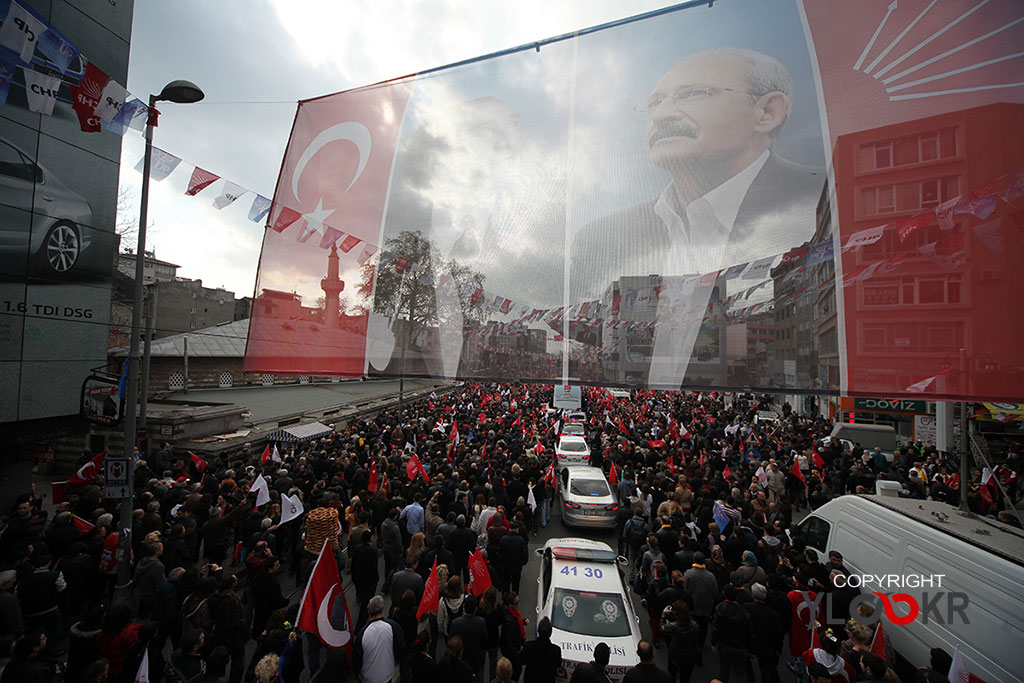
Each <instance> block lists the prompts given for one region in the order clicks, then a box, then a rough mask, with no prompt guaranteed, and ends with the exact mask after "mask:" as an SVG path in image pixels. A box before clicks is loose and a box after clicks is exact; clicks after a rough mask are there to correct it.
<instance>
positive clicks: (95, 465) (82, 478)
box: [68, 451, 107, 486]
mask: <svg viewBox="0 0 1024 683" xmlns="http://www.w3.org/2000/svg"><path fill="white" fill-rule="evenodd" d="M106 457H107V452H106V451H103V452H102V453H100V454H99V455H97V456H94V457H93V458H92V459H91V460H89V462H87V463H85V464H84V465H82V466H81V467H79V468H78V471H77V472H75V473H74V474H72V475H71V476H70V477H68V483H69V484H71V485H72V486H82V485H84V484H88V483H89V482H91V481H92V480H93V479H95V478H96V475H97V474H99V473H100V465H102V464H103V459H104V458H106Z"/></svg>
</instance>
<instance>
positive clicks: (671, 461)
mask: <svg viewBox="0 0 1024 683" xmlns="http://www.w3.org/2000/svg"><path fill="white" fill-rule="evenodd" d="M665 467H667V468H668V471H669V472H671V473H672V474H673V475H675V473H676V454H675V453H673V454H672V455H670V456H668V460H666V461H665Z"/></svg>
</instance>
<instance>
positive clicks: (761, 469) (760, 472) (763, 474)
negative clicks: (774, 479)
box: [754, 465, 768, 486]
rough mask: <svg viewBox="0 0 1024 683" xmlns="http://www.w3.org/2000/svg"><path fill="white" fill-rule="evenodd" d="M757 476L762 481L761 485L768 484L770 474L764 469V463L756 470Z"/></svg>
mask: <svg viewBox="0 0 1024 683" xmlns="http://www.w3.org/2000/svg"><path fill="white" fill-rule="evenodd" d="M754 474H755V475H756V476H757V480H758V481H759V482H761V486H767V485H768V474H767V473H766V472H765V471H764V465H762V466H761V467H758V468H757V472H754Z"/></svg>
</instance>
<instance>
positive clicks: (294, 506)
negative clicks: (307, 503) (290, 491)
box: [279, 493, 305, 524]
mask: <svg viewBox="0 0 1024 683" xmlns="http://www.w3.org/2000/svg"><path fill="white" fill-rule="evenodd" d="M303 512H305V508H303V507H302V501H301V500H300V499H299V494H298V493H296V494H295V495H294V496H289V495H286V494H283V493H282V494H281V521H280V522H279V524H287V523H288V522H290V521H292V520H293V519H295V518H296V517H299V516H301V515H302V513H303Z"/></svg>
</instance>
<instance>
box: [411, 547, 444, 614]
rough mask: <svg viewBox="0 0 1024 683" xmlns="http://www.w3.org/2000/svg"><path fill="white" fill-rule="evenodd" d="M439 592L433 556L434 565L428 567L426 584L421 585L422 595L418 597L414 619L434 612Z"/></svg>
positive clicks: (435, 560)
mask: <svg viewBox="0 0 1024 683" xmlns="http://www.w3.org/2000/svg"><path fill="white" fill-rule="evenodd" d="M439 597H440V596H439V594H438V590H437V558H436V557H435V558H434V566H432V567H431V568H430V576H429V577H427V584H426V585H425V586H424V587H423V597H422V598H421V599H420V608H419V609H418V610H416V619H417V620H419V619H422V618H423V615H424V614H428V613H429V612H436V611H437V605H438V599H439Z"/></svg>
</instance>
